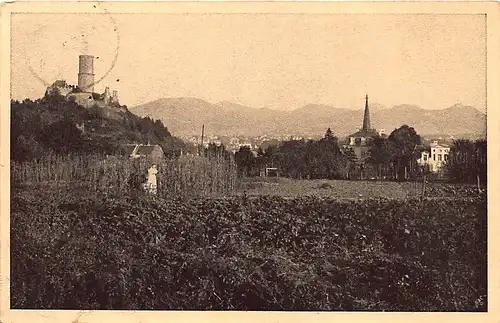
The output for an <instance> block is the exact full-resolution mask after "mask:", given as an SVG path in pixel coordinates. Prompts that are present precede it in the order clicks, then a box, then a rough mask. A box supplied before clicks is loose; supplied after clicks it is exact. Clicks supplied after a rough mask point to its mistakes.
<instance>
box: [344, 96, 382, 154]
mask: <svg viewBox="0 0 500 323" xmlns="http://www.w3.org/2000/svg"><path fill="white" fill-rule="evenodd" d="M379 135H380V134H379V132H378V131H377V130H375V129H374V128H372V127H371V123H370V109H369V107H368V95H366V97H365V112H364V116H363V126H362V127H361V128H360V129H359V130H358V131H357V132H355V133H353V134H351V135H349V136H347V139H346V142H345V144H344V145H343V147H344V149H351V150H352V151H353V152H354V155H355V156H356V163H357V164H364V163H365V161H366V158H368V152H369V149H370V142H371V141H372V140H373V138H375V137H378V136H379Z"/></svg>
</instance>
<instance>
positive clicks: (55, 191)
mask: <svg viewBox="0 0 500 323" xmlns="http://www.w3.org/2000/svg"><path fill="white" fill-rule="evenodd" d="M84 161H85V160H82V162H84ZM115 162H116V163H117V164H118V165H122V166H117V165H115V167H122V168H118V169H116V168H113V169H114V171H103V169H108V168H105V167H107V166H102V165H106V164H105V163H97V162H93V163H89V164H88V167H87V166H84V165H78V166H74V167H73V166H71V165H73V163H74V160H72V161H71V163H70V162H67V163H66V164H65V163H64V160H63V159H58V160H52V161H51V162H50V163H47V164H43V163H40V162H39V163H38V164H23V165H14V168H13V171H12V174H13V179H17V180H16V181H13V183H14V184H15V183H17V184H15V185H13V186H12V191H11V306H12V308H38V309H42V308H44V309H50V308H60V309H193V310H195V309H198V310H201V309H224V310H292V311H293V310H303V311H306V310H312V311H334V310H343V311H348V310H359V311H486V310H487V278H486V277H487V273H486V268H487V263H486V255H487V252H486V250H487V244H486V228H487V227H486V220H487V212H486V194H485V192H482V193H481V194H478V192H477V190H474V189H472V188H471V187H467V186H456V187H453V186H447V185H445V184H439V185H442V186H443V187H447V188H446V189H443V188H442V187H441V188H440V187H438V186H436V187H435V188H434V189H435V190H436V192H438V193H440V194H441V193H442V195H441V196H442V197H447V196H450V195H453V194H454V193H453V192H455V193H457V192H459V193H460V194H459V195H460V197H461V198H456V199H448V198H443V199H441V198H440V199H436V198H425V199H423V200H421V199H420V196H414V197H411V196H410V195H411V194H408V191H410V192H411V185H412V183H401V184H400V183H388V182H387V183H377V182H373V183H371V182H361V181H352V182H347V181H297V182H286V180H281V181H285V182H284V183H283V182H282V183H280V182H279V181H280V180H266V181H264V182H262V181H257V180H254V181H253V182H252V181H250V182H249V181H247V182H245V183H240V184H238V183H237V182H236V177H235V176H236V175H234V174H235V173H232V172H231V171H229V170H231V169H233V168H231V167H233V166H231V165H232V164H231V163H230V162H228V163H225V162H223V161H221V160H218V161H216V160H214V159H205V160H204V161H202V160H199V159H196V158H191V159H186V160H184V161H182V160H177V161H175V163H177V164H172V165H170V166H169V168H165V167H166V166H167V165H163V166H161V165H160V169H163V170H164V173H166V169H170V173H168V174H169V176H170V181H169V183H168V184H166V185H165V186H163V190H160V192H159V196H147V195H144V194H143V193H142V192H140V191H134V190H132V189H130V186H128V184H127V183H130V181H131V179H132V178H133V176H132V175H131V174H134V168H133V167H138V166H133V165H131V166H123V165H125V164H120V163H119V162H117V161H115ZM170 162H171V163H173V161H170ZM34 165H38V168H36V167H34ZM44 165H45V166H44ZM48 165H51V166H50V167H48ZM55 165H61V166H60V167H57V166H55ZM203 165H204V166H203ZM90 166H92V167H90ZM16 167H17V168H16ZM103 167H104V168H103ZM129 167H130V168H129ZM162 167H163V168H162ZM49 168H50V169H51V171H50V176H49V175H48V174H49V171H48V169H49ZM91 169H92V171H93V172H94V171H95V172H96V174H101V175H102V176H108V177H107V180H104V179H102V178H101V177H100V176H98V175H96V176H95V177H93V178H94V180H89V181H87V182H85V181H83V180H82V179H83V178H86V177H87V176H89V174H90V173H86V172H90V170H91ZM180 169H181V170H180ZM175 170H177V171H175ZM233 170H234V169H233ZM44 174H45V175H44ZM55 174H58V175H57V176H56V175H55ZM78 174H80V175H78ZM82 174H83V175H82ZM106 174H107V175H106ZM126 174H129V175H126ZM186 174H188V175H186ZM215 174H219V175H220V176H219V175H217V176H216V175H215ZM222 174H225V175H224V176H223V175H222ZM228 174H229V175H228ZM233 175H234V177H233ZM79 176H80V177H79ZM216 178H218V180H214V179H216ZM209 179H210V180H209ZM273 181H276V182H277V183H278V185H281V186H282V187H287V186H288V187H290V186H294V185H299V183H303V184H302V185H305V186H310V187H312V190H313V191H332V192H337V193H335V194H347V195H349V194H351V193H352V192H362V193H359V194H362V195H363V196H364V197H368V196H372V195H373V196H375V198H364V199H359V198H358V197H359V196H355V195H356V194H351V195H352V197H355V198H357V199H353V200H341V199H339V198H338V196H336V195H335V194H332V193H331V192H330V193H328V194H325V195H324V196H321V195H320V194H311V196H304V193H307V192H305V191H302V196H298V194H290V195H288V196H287V195H286V194H275V195H274V196H272V195H263V196H257V194H256V192H257V188H256V187H254V188H253V189H254V192H253V194H251V193H252V192H250V190H249V188H248V187H246V188H245V185H250V186H251V185H254V186H255V185H256V186H258V185H261V184H262V185H273V184H272V182H273ZM132 182H133V181H132ZM189 183H191V184H189ZM249 183H250V184H249ZM259 183H260V184H259ZM231 185H233V186H231ZM349 185H351V187H350V188H349V187H348V186H349ZM377 185H382V186H380V187H379V189H380V192H381V193H380V194H375V193H374V192H376V189H375V188H374V187H378V186H377ZM383 185H393V187H391V188H390V190H388V191H387V192H394V191H393V189H394V188H395V187H396V186H398V185H401V190H400V192H405V190H406V191H407V192H406V193H404V194H403V193H398V194H400V196H399V197H400V198H389V197H390V196H387V194H386V195H385V196H384V194H385V193H383V192H385V191H384V188H383ZM432 185H438V184H432ZM432 185H431V184H429V187H431V186H432ZM238 187H239V190H238V189H237V188H238ZM341 187H344V188H345V190H344V191H342V190H340V189H339V188H341ZM362 187H365V188H362ZM49 188H50V189H49ZM173 188H177V191H176V190H175V189H173ZM360 190H361V191H360ZM447 190H448V191H449V193H447V194H448V195H445V192H446V191H447ZM195 191H198V192H205V193H204V194H192V192H195ZM270 191H273V190H270ZM274 191H275V192H277V191H278V190H274ZM282 191H283V190H282ZM162 192H163V193H162ZM190 192H191V193H190ZM231 192H232V193H231ZM235 192H239V193H240V194H234V193H235ZM338 192H341V193H338ZM396 192H397V190H396ZM282 193H283V192H282ZM265 194H267V193H265ZM409 196H410V197H409ZM187 197H189V198H187ZM348 197H351V196H348Z"/></svg>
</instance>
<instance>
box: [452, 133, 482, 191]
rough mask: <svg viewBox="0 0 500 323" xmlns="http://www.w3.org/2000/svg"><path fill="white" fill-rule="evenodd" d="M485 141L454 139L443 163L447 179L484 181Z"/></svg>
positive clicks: (473, 181)
mask: <svg viewBox="0 0 500 323" xmlns="http://www.w3.org/2000/svg"><path fill="white" fill-rule="evenodd" d="M487 170H488V167H487V142H486V140H484V139H481V140H476V141H472V140H465V139H459V140H455V141H454V143H453V146H452V147H451V149H450V157H449V158H448V162H447V163H446V165H445V172H446V174H447V175H448V177H449V179H450V180H452V181H455V182H469V183H475V182H476V181H478V180H479V181H480V183H486V181H487V178H486V174H487Z"/></svg>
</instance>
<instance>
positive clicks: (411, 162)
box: [389, 125, 421, 179]
mask: <svg viewBox="0 0 500 323" xmlns="http://www.w3.org/2000/svg"><path fill="white" fill-rule="evenodd" d="M389 141H390V143H391V145H392V147H393V151H394V161H395V163H396V178H397V179H405V178H406V176H407V174H408V172H412V171H414V170H416V169H417V167H416V161H417V159H418V157H417V155H416V154H415V153H416V151H417V150H416V149H417V146H418V145H420V143H421V138H420V136H419V135H418V134H417V132H416V131H415V129H413V127H410V126H408V125H402V126H401V127H399V128H398V129H395V130H394V131H393V132H392V133H391V134H390V135H389Z"/></svg>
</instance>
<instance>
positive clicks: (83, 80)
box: [46, 55, 120, 108]
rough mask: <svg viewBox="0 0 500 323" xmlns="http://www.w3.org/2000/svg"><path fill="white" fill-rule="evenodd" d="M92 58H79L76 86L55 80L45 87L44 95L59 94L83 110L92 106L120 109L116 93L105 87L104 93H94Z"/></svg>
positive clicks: (84, 56)
mask: <svg viewBox="0 0 500 323" xmlns="http://www.w3.org/2000/svg"><path fill="white" fill-rule="evenodd" d="M94 85H95V74H94V56H91V55H80V56H79V71H78V85H71V84H68V83H66V81H65V80H57V81H55V82H54V83H53V84H52V85H50V86H48V87H47V91H46V94H60V95H62V96H64V97H65V98H66V100H68V101H75V102H76V103H77V104H78V105H81V106H83V107H85V108H91V107H94V106H97V107H100V108H110V107H117V108H119V107H120V103H119V101H118V91H116V90H114V91H113V92H112V93H111V91H110V89H109V87H106V88H105V90H104V93H95V92H94Z"/></svg>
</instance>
